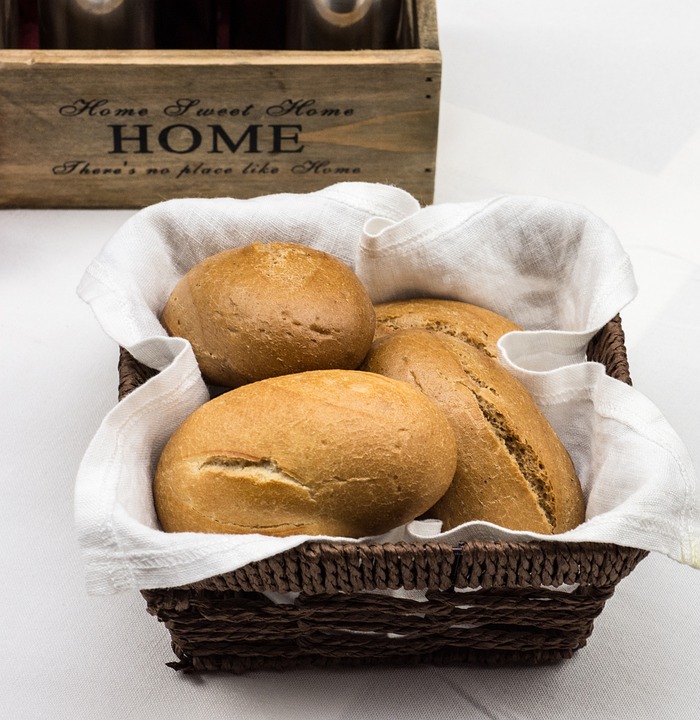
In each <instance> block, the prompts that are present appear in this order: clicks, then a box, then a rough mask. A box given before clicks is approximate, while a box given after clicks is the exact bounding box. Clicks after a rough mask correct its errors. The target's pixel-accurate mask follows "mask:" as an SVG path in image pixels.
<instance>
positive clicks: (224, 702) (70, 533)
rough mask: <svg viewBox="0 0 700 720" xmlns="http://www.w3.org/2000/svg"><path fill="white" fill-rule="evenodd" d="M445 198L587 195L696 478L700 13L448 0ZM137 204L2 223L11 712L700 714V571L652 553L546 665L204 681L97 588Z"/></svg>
mask: <svg viewBox="0 0 700 720" xmlns="http://www.w3.org/2000/svg"><path fill="white" fill-rule="evenodd" d="M438 11H439V20H440V33H441V45H442V51H443V62H444V78H443V89H442V106H441V124H440V146H439V153H438V171H437V177H436V181H437V186H436V187H437V193H436V202H451V201H460V202H461V201H464V200H471V199H476V198H483V197H488V196H493V195H498V194H502V193H521V194H529V195H544V196H548V197H552V198H556V199H559V200H565V201H569V202H575V203H579V204H581V205H585V206H586V207H588V208H589V209H590V210H592V211H593V212H594V213H596V214H597V215H599V216H600V217H602V218H603V219H604V220H605V221H606V222H608V223H609V224H610V225H611V226H612V227H613V228H614V229H615V230H616V232H617V234H618V236H619V238H620V240H621V242H622V243H623V245H624V246H625V249H626V250H627V252H628V253H629V254H630V256H631V259H632V262H633V265H634V268H635V273H636V276H637V281H638V284H639V286H640V294H639V297H638V298H637V299H636V300H635V301H634V302H633V303H632V305H630V306H629V308H627V309H626V310H625V311H624V313H623V324H624V327H625V330H626V334H627V346H628V352H629V357H630V364H631V368H632V374H633V379H634V382H635V386H636V387H637V388H638V389H639V390H641V391H642V392H643V393H645V394H646V395H647V396H648V397H649V398H650V399H651V400H652V401H653V402H654V403H655V404H656V405H657V406H658V407H659V408H660V409H661V411H662V412H663V413H664V414H665V416H666V417H667V419H668V420H669V421H670V422H671V424H672V425H673V426H674V428H675V429H676V431H677V432H678V434H679V435H680V436H681V438H682V439H683V440H684V442H685V443H686V445H687V447H688V449H689V451H690V453H691V456H692V458H693V461H694V463H695V466H696V468H700V417H699V415H698V412H697V409H696V405H697V401H698V398H700V379H698V378H699V376H698V373H697V358H698V355H699V354H700V319H699V318H698V311H699V310H700V206H699V205H698V202H697V197H698V191H699V190H700V94H698V93H697V92H696V88H697V87H698V86H699V82H698V81H700V77H698V76H700V49H698V47H699V46H698V44H697V42H696V37H695V35H696V31H697V28H698V24H699V23H700V9H698V7H697V6H696V4H695V3H692V2H690V1H689V0H669V1H668V2H666V3H663V4H662V3H656V2H650V1H649V0H643V1H642V2H639V1H637V2H632V1H631V0H618V2H616V3H610V2H602V1H601V0H595V1H593V0H589V1H588V2H586V3H577V4H574V3H562V2H561V0H532V2H529V3H519V2H516V0H503V1H502V2H500V3H491V2H486V1H485V0H470V2H466V1H465V0H438ZM131 214H132V213H131V212H128V211H18V210H6V211H2V212H0V327H1V328H2V339H1V340H0V343H1V345H0V358H1V362H2V365H1V368H2V373H0V405H1V407H2V413H1V414H0V418H1V421H0V422H1V423H2V426H1V428H2V431H1V432H0V458H1V459H2V475H1V477H2V488H3V491H4V496H3V501H2V502H1V503H0V543H2V544H1V546H0V547H2V551H0V570H1V574H0V577H2V579H3V580H4V584H5V587H4V592H3V594H2V599H1V600H0V716H1V717H3V718H8V719H10V720H25V719H26V720H35V719H38V718H47V719H51V720H53V719H55V718H59V719H62V718H69V717H70V718H75V719H76V720H82V719H86V720H87V719H90V720H92V719H93V718H106V719H108V720H111V719H112V718H115V719H116V718H120V720H121V719H125V718H148V719H149V720H158V719H160V718H163V719H166V718H167V719H168V720H170V719H171V718H173V717H188V718H206V720H218V718H227V719H229V718H246V720H248V719H252V720H268V719H269V720H273V719H274V720H280V719H284V720H287V719H289V720H296V719H297V718H299V719H301V718H304V719H305V720H315V719H316V718H318V719H319V720H334V719H336V718H338V719H340V718H343V719H345V718H347V719H350V718H352V719H353V720H356V719H361V718H366V719H367V720H375V719H376V720H384V719H393V718H404V717H410V718H414V719H416V720H422V719H423V718H425V719H433V718H434V719H437V718H444V719H445V720H452V719H455V720H456V719H457V718H460V719H461V718H475V719H480V718H492V719H493V718H498V719H501V718H534V717H536V718H541V719H548V718H566V719H567V720H576V719H577V718H586V719H587V720H597V719H598V718H600V719H607V718H621V719H627V718H629V719H634V720H652V719H653V720H659V719H661V720H663V719H666V718H669V719H670V718H674V719H675V718H678V719H680V720H684V719H688V720H691V719H695V718H697V717H700V683H699V682H698V675H699V672H700V620H699V615H698V598H700V572H698V571H696V570H691V569H690V568H687V567H685V566H682V565H679V564H676V563H674V562H672V561H671V560H668V559H666V558H663V557H660V556H657V555H652V556H650V557H649V558H647V559H646V560H644V561H643V562H642V563H641V564H640V565H639V566H638V568H637V569H636V570H635V571H634V572H633V573H632V575H631V576H630V577H629V578H627V579H626V580H624V581H623V582H622V583H621V584H620V585H619V586H618V589H617V591H616V593H615V595H614V597H613V598H612V599H611V600H610V601H609V602H608V604H607V605H606V608H605V610H604V612H603V614H602V615H601V616H600V618H599V619H598V620H597V621H596V627H595V630H594V632H593V635H592V636H591V638H590V640H589V644H588V646H587V647H586V648H584V649H582V650H581V651H580V652H578V653H577V655H576V657H575V658H574V659H572V660H570V661H566V662H564V663H562V664H560V665H557V666H553V667H543V668H536V669H498V670H493V669H491V670H485V669H473V668H430V667H426V668H411V669H389V668H372V669H366V670H365V669H356V670H352V671H333V672H332V673H327V672H314V671H306V670H304V671H292V672H288V673H284V674H276V673H257V674H253V675H249V676H244V677H234V676H230V677H229V676H205V677H203V678H197V677H188V676H183V675H179V674H176V673H174V672H173V671H172V670H170V669H169V668H166V667H165V666H164V663H165V662H166V661H168V660H170V659H172V654H171V651H170V648H169V642H168V636H167V632H166V631H165V629H164V628H163V627H162V626H161V625H159V624H158V623H157V622H156V621H155V620H154V619H153V618H151V617H150V616H148V615H147V614H146V612H145V604H144V602H143V600H142V599H141V597H140V596H139V595H133V594H126V595H117V596H109V597H90V596H88V595H87V594H86V591H85V585H84V577H83V566H82V561H81V558H80V555H79V552H78V547H77V542H76V539H75V532H74V528H73V486H74V480H75V474H76V470H77V467H78V463H79V461H80V459H81V457H82V455H83V453H84V451H85V448H86V446H87V444H88V442H89V440H90V438H91V437H92V436H93V434H94V432H95V430H96V428H97V426H98V425H99V423H100V421H101V419H102V417H103V416H104V415H105V413H106V412H107V411H108V410H109V409H110V408H111V407H112V406H113V405H114V403H115V401H116V381H117V376H116V349H115V347H114V344H113V343H112V342H111V341H110V340H109V339H108V338H107V337H106V336H105V335H104V334H103V332H102V331H101V329H100V328H99V327H98V325H97V324H96V322H95V320H94V318H93V316H92V314H91V311H90V309H89V308H88V307H87V306H85V305H84V304H83V303H81V302H80V301H79V300H78V298H77V296H76V295H75V287H76V285H77V284H78V281H79V280H80V277H81V275H82V273H83V271H84V269H85V267H86V265H87V264H88V263H89V261H90V260H91V259H92V258H93V257H94V256H95V255H96V254H97V252H98V251H99V249H100V247H101V246H102V244H103V243H104V242H105V241H106V240H107V239H108V238H109V237H110V235H111V234H112V233H113V232H114V231H115V230H116V229H117V228H118V227H119V226H120V225H121V224H122V223H123V222H124V221H125V220H126V219H127V218H128V217H129V216H130V215H131Z"/></svg>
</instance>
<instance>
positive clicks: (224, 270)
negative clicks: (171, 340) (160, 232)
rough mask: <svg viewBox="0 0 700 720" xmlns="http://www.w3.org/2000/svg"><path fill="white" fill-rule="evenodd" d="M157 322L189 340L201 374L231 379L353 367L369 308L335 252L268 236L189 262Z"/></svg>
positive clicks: (365, 337)
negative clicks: (267, 240) (191, 264)
mask: <svg viewBox="0 0 700 720" xmlns="http://www.w3.org/2000/svg"><path fill="white" fill-rule="evenodd" d="M161 322H162V323H163V326H164V327H165V329H166V330H167V331H168V333H169V334H170V335H176V336H179V337H184V338H186V339H187V340H189V341H190V343H191V344H192V348H193V350H194V353H195V357H196V358H197V362H198V363H199V366H200V369H201V371H202V375H203V376H204V378H205V380H207V381H208V382H210V383H212V384H215V385H223V386H225V387H238V386H239V385H243V384H245V383H249V382H253V381H255V380H262V379H263V378H267V377H275V376H278V375H284V374H287V373H296V372H302V371H304V370H318V369H327V368H341V369H354V368H356V367H357V366H358V365H359V364H360V363H361V362H362V359H363V358H364V356H365V354H366V353H367V350H369V347H370V345H371V343H372V338H373V335H374V327H375V316H374V308H373V307H372V303H371V301H370V299H369V296H368V295H367V291H366V290H365V288H364V286H363V285H362V283H361V282H360V280H359V279H358V277H357V276H356V275H355V273H354V272H353V271H352V270H351V269H350V268H349V267H347V266H346V265H344V264H343V263H342V262H341V261H340V260H338V259H337V258H334V257H333V256H331V255H328V254H327V253H324V252H321V251H319V250H314V249H311V248H308V247H305V246H303V245H298V244H295V243H278V242H275V243H267V244H263V243H253V244H251V245H247V246H245V247H242V248H237V249H234V250H227V251H224V252H222V253H218V254H216V255H213V256H211V257H209V258H207V259H205V260H204V261H202V262H201V263H199V264H197V265H195V266H194V267H193V268H192V269H191V270H190V271H189V272H188V273H187V274H186V275H185V276H184V277H183V278H182V279H181V280H180V282H178V284H177V285H176V287H175V289H174V290H173V291H172V293H171V295H170V298H169V299H168V301H167V303H166V305H165V308H164V310H163V313H162V316H161Z"/></svg>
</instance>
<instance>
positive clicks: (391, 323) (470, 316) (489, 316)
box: [374, 298, 522, 358]
mask: <svg viewBox="0 0 700 720" xmlns="http://www.w3.org/2000/svg"><path fill="white" fill-rule="evenodd" d="M374 309H375V312H376V314H377V329H376V333H375V339H377V338H380V337H384V336H385V335H389V334H390V333H392V332H394V331H396V330H407V329H408V328H423V329H424V330H432V331H433V332H438V333H441V334H444V335H449V336H452V337H455V338H457V339H459V340H461V341H462V342H465V343H467V344H468V345H473V346H474V347H476V348H479V349H480V350H483V351H484V352H485V353H486V354H487V355H490V356H491V357H494V358H495V357H497V356H498V352H497V348H496V343H497V342H498V339H499V338H500V337H501V336H502V335H505V334H506V333H507V332H510V331H511V330H521V329H522V328H520V327H519V326H518V325H516V324H515V323H513V322H511V321H510V320H508V319H507V318H505V317H503V316H502V315H498V314H497V313H495V312H492V311H491V310H487V309H486V308H482V307H479V306H477V305H472V304H470V303H465V302H459V301H458V300H440V299H437V298H414V299H411V300H397V301H394V302H386V303H380V304H378V305H376V306H375V308H374Z"/></svg>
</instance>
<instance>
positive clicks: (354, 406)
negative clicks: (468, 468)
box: [154, 370, 456, 537]
mask: <svg viewBox="0 0 700 720" xmlns="http://www.w3.org/2000/svg"><path fill="white" fill-rule="evenodd" d="M455 467H456V444H455V438H454V434H453V432H452V429H451V427H450V425H449V423H448V422H447V419H446V418H445V416H444V414H443V413H442V412H441V411H440V410H439V409H438V407H437V406H436V405H435V403H433V402H432V401H431V400H430V399H429V398H428V397H426V396H425V395H424V394H422V393H420V392H419V391H418V390H417V389H415V388H413V387H411V386H410V385H408V384H406V383H402V382H399V381H396V380H393V379H390V378H385V377H380V376H379V375H375V374H372V373H363V372H359V371H344V370H320V371H310V372H305V373H299V374H295V375H286V376H282V377H278V378H272V379H268V380H263V381H260V382H257V383H253V384H250V385H246V386H244V387H241V388H238V389H236V390H232V391H230V392H228V393H225V394H223V395H221V396H219V397H218V398H216V399H214V400H212V401H210V402H208V403H205V405H203V406H202V407H200V408H199V409H198V410H196V411H195V412H194V413H193V414H192V415H191V416H190V417H189V418H188V419H186V420H185V422H184V423H183V424H182V425H181V426H180V427H179V428H178V430H177V431H176V432H175V433H174V435H173V436H172V437H171V439H170V441H169V442H168V443H167V445H166V447H165V449H164V451H163V453H162V455H161V458H160V461H159V464H158V468H157V471H156V475H155V480H154V499H155V504H156V510H157V513H158V517H159V519H160V522H161V524H162V526H163V529H165V530H166V531H170V532H187V531H191V532H219V533H258V532H259V533H263V534H268V535H279V536H284V535H294V534H311V535H335V536H345V537H363V536H367V535H376V534H380V533H384V532H386V531H388V530H390V529H392V528H394V527H398V526H400V525H402V524H404V523H406V522H408V521H410V520H412V519H414V518H415V517H417V516H418V515H420V514H421V513H423V512H425V511H426V510H427V509H428V508H429V507H431V506H432V505H433V504H434V503H435V502H436V501H437V499H438V498H439V497H440V496H441V495H442V494H443V493H444V492H445V490H446V489H447V487H448V486H449V484H450V482H451V481H452V477H453V475H454V471H455Z"/></svg>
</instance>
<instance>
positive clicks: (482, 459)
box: [363, 329, 584, 534]
mask: <svg viewBox="0 0 700 720" xmlns="http://www.w3.org/2000/svg"><path fill="white" fill-rule="evenodd" d="M363 368H364V369H366V370H368V371H370V372H375V373H380V374H382V375H386V376H387V377H392V378H395V379H397V380H403V381H405V382H408V383H411V384H413V385H415V386H416V387H418V388H420V389H421V390H422V391H423V392H424V393H425V394H426V395H428V397H430V398H432V399H433V400H434V401H435V402H436V403H437V404H438V406H439V407H440V408H441V409H442V410H443V411H444V412H445V415H446V416H447V418H448V420H449V422H450V425H451V426H452V429H453V430H454V433H455V437H456V439H457V470H456V473H455V477H454V480H453V482H452V484H451V485H450V487H449V489H448V490H447V492H446V493H445V495H443V496H442V498H441V499H440V500H438V502H437V503H436V504H435V506H434V507H433V508H432V509H431V510H430V512H429V516H430V517H436V518H438V519H440V520H442V522H443V530H449V529H451V528H453V527H456V526H457V525H460V524H461V523H463V522H467V521H470V520H485V521H488V522H492V523H495V524H497V525H501V526H503V527H507V528H511V529H513V530H529V531H533V532H539V533H546V534H551V533H561V532H564V531H566V530H570V529H571V528H573V527H576V525H578V524H580V523H581V522H583V519H584V504H583V494H582V491H581V486H580V483H579V481H578V478H577V476H576V472H575V470H574V466H573V463H572V462H571V458H570V457H569V454H568V453H567V451H566V449H565V448H564V446H563V445H562V443H561V441H560V440H559V438H558V437H557V435H556V434H555V432H554V430H553V429H552V427H551V425H550V424H549V423H548V421H547V420H546V418H545V417H544V416H543V415H542V413H541V412H540V410H539V409H538V408H537V406H536V405H535V402H534V401H533V399H532V397H531V396H530V394H529V393H528V392H527V390H526V389H525V387H524V386H523V385H522V384H521V383H520V382H519V381H518V380H516V378H514V377H513V376H512V375H510V373H508V371H507V370H505V369H504V368H503V367H501V366H500V365H499V364H498V362H497V361H495V360H493V359H491V358H489V357H488V356H487V355H486V354H485V353H483V352H481V351H480V350H478V349H476V348H475V347H473V346H472V345H469V344H467V343H464V342H460V341H459V340H456V339H455V338H453V337H449V336H446V335H442V334H436V333H431V332H430V331H428V330H420V329H414V330H401V331H397V332H395V333H393V334H391V335H388V336H386V337H384V338H381V339H379V340H377V341H375V343H374V344H373V346H372V349H371V351H370V353H369V355H368V356H367V358H366V360H365V363H364V364H363Z"/></svg>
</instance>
